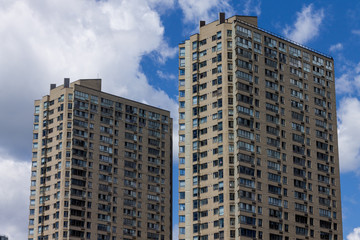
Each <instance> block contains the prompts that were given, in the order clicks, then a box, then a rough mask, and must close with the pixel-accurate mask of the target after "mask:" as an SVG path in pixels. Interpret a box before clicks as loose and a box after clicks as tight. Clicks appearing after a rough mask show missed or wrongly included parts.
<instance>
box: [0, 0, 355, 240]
mask: <svg viewBox="0 0 360 240" xmlns="http://www.w3.org/2000/svg"><path fill="white" fill-rule="evenodd" d="M219 11H224V12H226V14H227V16H230V15H234V14H238V15H257V16H258V17H259V19H258V20H259V21H258V22H259V27H261V28H264V29H267V30H269V31H271V32H274V33H276V34H279V35H282V36H285V37H287V38H289V39H292V40H295V41H297V42H299V43H301V44H304V45H306V46H309V47H311V48H314V49H317V50H319V51H321V52H324V53H328V54H330V55H332V56H333V57H334V59H335V71H336V87H337V107H338V124H339V144H340V165H341V185H342V204H343V221H344V239H346V240H360V219H359V215H360V207H359V206H360V151H359V150H360V124H358V123H359V122H360V54H359V49H360V2H359V1H356V0H348V1H335V0H318V1H307V0H303V1H288V0H286V1H285V0H274V1H264V0H263V1H261V0H233V1H231V0H196V1H194V0H117V1H116V0H108V1H105V0H104V1H95V0H77V1H74V0H61V1H57V0H47V1H45V0H0V39H1V41H0V84H1V87H0V112H1V116H0V182H1V185H0V235H1V234H6V235H8V236H10V239H26V238H27V237H26V232H27V219H28V216H27V214H28V196H29V179H30V157H31V136H32V120H33V119H32V118H33V117H32V112H33V100H34V99H38V98H40V97H41V96H43V95H46V94H47V93H48V90H49V85H50V83H57V84H61V83H62V81H63V80H62V79H63V78H64V77H70V78H71V79H72V80H76V79H79V78H95V77H100V78H102V79H103V90H104V91H107V92H110V93H113V94H117V95H121V96H123V97H127V98H130V99H134V100H137V101H141V102H144V103H151V104H153V105H156V106H159V107H162V108H166V109H169V110H171V111H172V114H173V115H172V117H173V118H174V119H175V120H176V119H177V115H176V114H177V95H178V91H177V84H178V83H177V65H178V60H177V44H178V43H180V42H182V41H184V40H185V39H186V38H187V37H188V36H189V35H190V34H192V33H194V32H195V31H197V27H198V26H197V24H198V22H199V20H206V21H213V20H216V19H217V14H218V12H219ZM139 86H141V87H139ZM174 129H175V132H174V139H175V140H176V139H177V137H176V134H177V133H176V131H177V125H176V124H175V125H174ZM175 144H176V143H175ZM174 149H177V148H174ZM175 154H176V153H175ZM175 161H176V159H175ZM175 167H176V169H174V171H175V172H176V173H177V164H175ZM174 178H175V179H174V182H175V183H176V182H177V174H174ZM174 189H175V193H174V194H175V198H176V197H177V194H176V191H177V186H174ZM174 206H175V208H174V212H175V213H176V212H177V203H176V202H175V204H174ZM177 220H178V219H177V217H176V215H175V216H174V223H175V224H176V223H177ZM175 226H176V225H175ZM176 230H177V228H176V227H175V228H174V231H175V232H176Z"/></svg>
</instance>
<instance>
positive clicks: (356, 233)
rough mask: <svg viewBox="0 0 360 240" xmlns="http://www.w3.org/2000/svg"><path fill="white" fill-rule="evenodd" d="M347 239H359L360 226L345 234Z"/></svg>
mask: <svg viewBox="0 0 360 240" xmlns="http://www.w3.org/2000/svg"><path fill="white" fill-rule="evenodd" d="M346 239H347V240H360V227H357V228H354V230H353V231H352V232H351V233H349V234H348V235H347V236H346Z"/></svg>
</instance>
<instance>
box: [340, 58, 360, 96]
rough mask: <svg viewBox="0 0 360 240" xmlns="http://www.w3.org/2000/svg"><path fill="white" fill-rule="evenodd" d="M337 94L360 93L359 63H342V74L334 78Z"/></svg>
mask: <svg viewBox="0 0 360 240" xmlns="http://www.w3.org/2000/svg"><path fill="white" fill-rule="evenodd" d="M335 85H336V93H337V94H357V93H360V63H358V64H353V63H350V62H349V63H347V64H345V65H344V69H343V74H342V75H340V77H338V78H336V81H335Z"/></svg>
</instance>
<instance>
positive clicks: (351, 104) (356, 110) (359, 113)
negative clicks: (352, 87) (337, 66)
mask: <svg viewBox="0 0 360 240" xmlns="http://www.w3.org/2000/svg"><path fill="white" fill-rule="evenodd" d="M339 106H340V107H339V109H338V113H337V115H338V135H339V157H340V170H341V172H350V171H354V172H359V170H360V125H359V119H360V101H359V99H357V98H343V99H342V100H341V102H340V104H339Z"/></svg>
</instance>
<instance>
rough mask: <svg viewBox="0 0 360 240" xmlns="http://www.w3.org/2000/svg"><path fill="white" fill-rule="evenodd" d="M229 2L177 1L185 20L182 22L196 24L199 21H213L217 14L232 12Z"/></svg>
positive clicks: (210, 0)
mask: <svg viewBox="0 0 360 240" xmlns="http://www.w3.org/2000/svg"><path fill="white" fill-rule="evenodd" d="M229 2H230V1H229V0H197V1H194V0H179V5H180V8H181V9H182V11H183V13H184V15H185V18H184V22H187V23H192V24H198V22H199V21H200V20H204V21H214V20H216V19H218V17H217V14H218V13H219V12H226V13H229V14H231V13H232V12H233V10H232V8H231V6H230V3H229Z"/></svg>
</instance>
